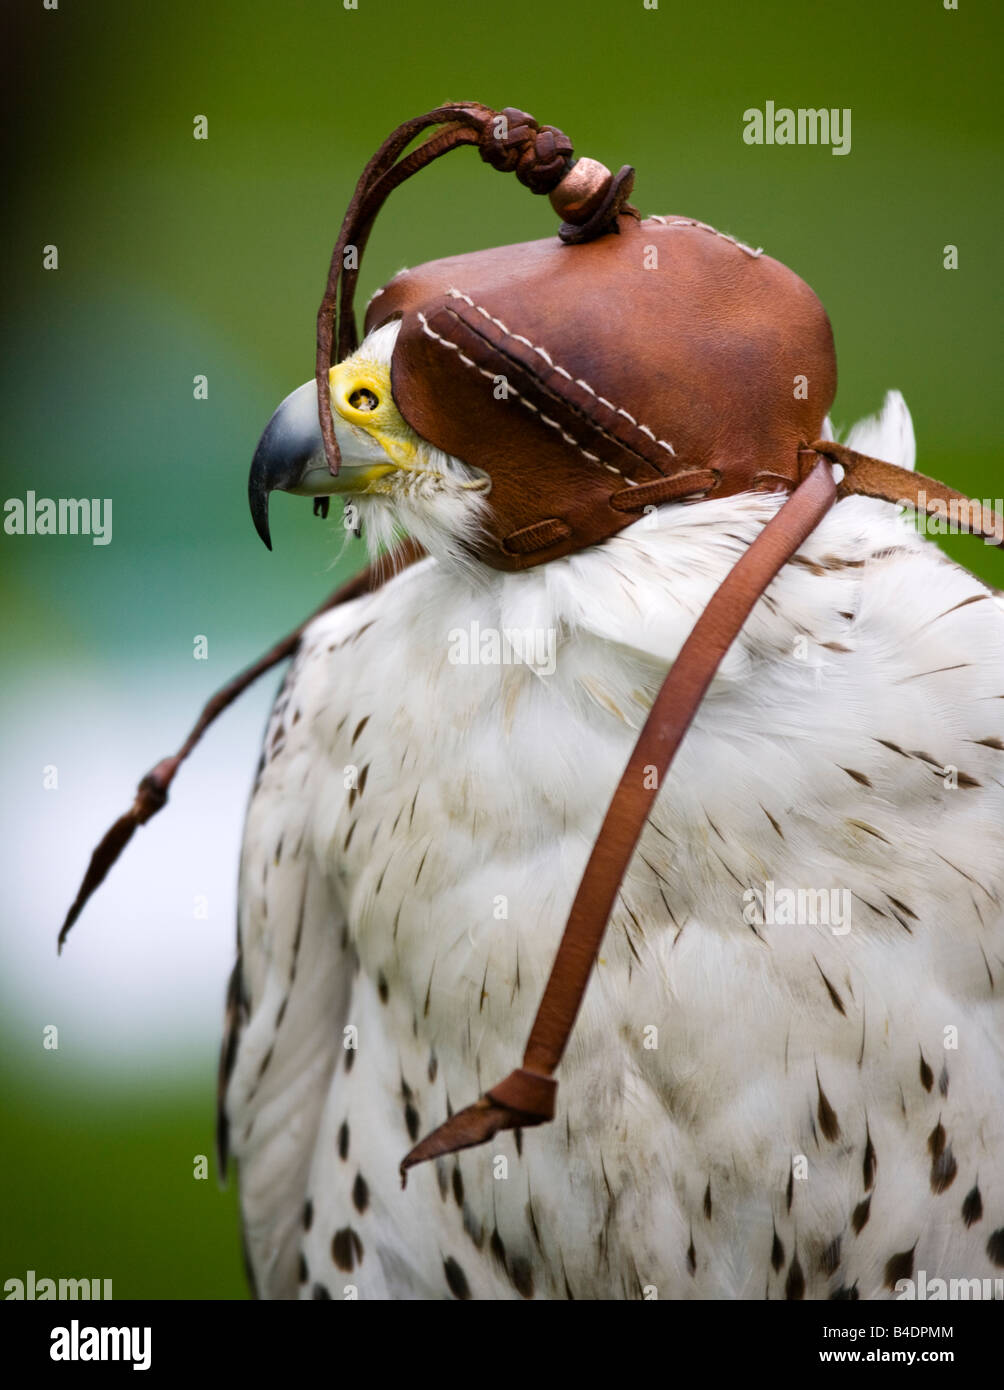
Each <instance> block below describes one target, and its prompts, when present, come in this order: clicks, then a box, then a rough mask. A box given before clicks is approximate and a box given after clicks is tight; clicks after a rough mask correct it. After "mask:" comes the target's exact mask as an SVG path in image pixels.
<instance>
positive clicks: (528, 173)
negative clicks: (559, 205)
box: [478, 106, 572, 193]
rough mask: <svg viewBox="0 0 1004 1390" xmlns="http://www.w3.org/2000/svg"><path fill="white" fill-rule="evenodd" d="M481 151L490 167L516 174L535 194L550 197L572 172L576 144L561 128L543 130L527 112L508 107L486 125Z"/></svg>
mask: <svg viewBox="0 0 1004 1390" xmlns="http://www.w3.org/2000/svg"><path fill="white" fill-rule="evenodd" d="M500 127H501V130H500ZM478 151H479V153H480V155H481V158H482V159H483V160H484V161H485V163H486V164H490V165H491V166H492V168H493V169H497V170H498V171H499V173H502V174H515V175H516V177H517V178H518V179H519V181H520V183H521V184H523V186H524V187H525V188H529V190H530V192H531V193H550V192H551V190H552V189H553V188H555V187H557V185H558V184H559V183H560V182H561V180H562V179H563V178H564V177H565V174H566V173H567V172H568V167H569V164H570V162H571V158H572V142H571V140H569V138H568V136H567V135H565V133H564V132H563V131H561V130H558V129H557V127H555V126H551V125H541V126H539V125H538V124H537V122H536V121H535V120H534V119H533V117H532V116H531V115H529V114H528V113H527V112H526V111H519V110H517V109H516V107H515V106H507V107H505V109H504V110H502V111H500V112H499V113H498V115H497V116H493V117H492V118H491V119H490V120H488V121H486V122H485V124H484V126H483V127H482V130H481V135H480V138H479V140H478Z"/></svg>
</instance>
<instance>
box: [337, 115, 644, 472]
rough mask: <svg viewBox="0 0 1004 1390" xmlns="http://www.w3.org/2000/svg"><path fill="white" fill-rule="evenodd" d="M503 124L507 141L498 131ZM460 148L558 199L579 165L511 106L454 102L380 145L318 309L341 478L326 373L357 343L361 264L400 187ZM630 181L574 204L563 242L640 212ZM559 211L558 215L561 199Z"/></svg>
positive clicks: (613, 181)
mask: <svg viewBox="0 0 1004 1390" xmlns="http://www.w3.org/2000/svg"><path fill="white" fill-rule="evenodd" d="M500 123H501V125H502V129H504V131H505V133H504V135H499V134H497V133H496V132H497V128H498V127H499V124H500ZM435 127H439V129H438V130H437V129H435ZM430 128H433V134H432V135H430V136H429V137H428V138H427V139H426V140H425V141H424V142H423V143H422V144H421V145H419V146H418V147H417V149H414V150H412V151H411V152H410V153H409V154H407V155H404V154H403V152H404V150H405V149H406V148H407V147H408V145H410V144H411V142H412V141H413V140H414V139H415V138H416V136H418V135H420V134H421V133H422V132H423V131H425V130H429V129H430ZM461 145H477V146H478V149H479V152H480V154H481V158H482V159H483V160H484V161H485V163H486V164H490V165H491V166H492V168H494V169H497V170H499V171H500V172H502V173H514V174H515V175H516V177H517V178H518V179H519V181H520V182H521V183H522V184H524V186H525V187H527V188H529V189H530V191H531V192H532V193H538V194H539V193H549V194H555V191H556V190H557V189H558V186H559V184H561V182H562V180H563V179H564V178H565V176H566V174H568V173H569V171H570V170H571V168H572V167H573V165H574V162H575V161H574V151H573V148H572V143H571V141H570V140H569V139H568V136H567V135H565V134H564V133H563V132H562V131H560V130H558V129H557V128H556V127H555V126H548V125H544V126H540V125H538V124H537V122H536V121H535V120H534V119H533V117H532V116H530V115H528V114H527V112H525V111H519V110H517V109H516V108H514V107H511V106H507V107H506V108H505V109H504V110H502V111H493V110H492V109H491V108H490V107H488V106H482V105H481V104H480V102H458V103H452V104H449V105H446V106H439V107H437V108H436V109H435V110H434V111H429V112H426V114H425V115H424V116H416V117H415V118H414V119H413V120H410V121H405V122H404V124H403V125H400V126H398V128H397V129H396V130H395V131H394V132H393V133H392V134H391V135H390V136H388V138H387V139H386V140H385V141H384V143H383V144H382V145H381V146H380V148H379V149H378V150H377V152H376V154H375V155H374V156H373V158H372V159H371V160H370V162H369V163H368V164H367V166H366V168H365V169H364V170H363V173H362V176H361V177H360V179H359V182H358V183H357V184H356V188H355V192H354V193H353V195H352V198H351V199H350V201H349V206H348V209H347V210H346V213H345V217H344V219H343V220H342V226H341V230H340V231H339V233H338V239H337V241H336V242H335V248H334V250H333V252H332V254H331V263H330V266H329V268H328V279H327V284H326V286H325V290H324V297H323V298H322V300H321V305H320V308H319V309H318V311H317V357H316V362H315V372H314V375H315V379H316V381H317V404H318V418H319V420H320V424H321V436H322V438H323V440H324V453H325V457H326V458H327V461H328V468H329V469H330V471H331V472H332V474H337V473H338V470H339V467H340V466H341V454H340V451H339V448H338V441H337V439H336V438H335V430H334V423H333V421H332V417H331V398H330V394H329V391H328V373H329V372H330V370H331V367H332V364H333V362H334V355H335V352H336V351H337V357H338V360H339V361H342V360H344V358H345V357H347V356H349V354H351V353H352V352H354V351H355V349H356V347H357V346H358V344H359V337H358V333H357V331H356V324H355V315H354V313H353V301H354V298H355V289H356V283H357V281H358V278H359V266H360V263H361V261H362V256H363V251H364V250H365V247H366V243H367V241H368V240H369V234H370V231H371V230H372V227H373V223H374V221H375V220H376V216H377V213H378V212H379V211H380V209H381V208H382V207H383V205H384V203H385V202H386V201H387V199H388V197H389V196H390V194H391V193H392V192H393V191H394V189H395V188H398V187H399V186H400V185H401V184H402V183H404V182H405V180H406V179H409V178H411V177H412V175H413V174H417V173H418V172H419V170H420V169H424V168H425V167H426V166H427V165H429V164H431V163H432V161H433V160H435V159H439V158H441V157H442V156H443V155H444V154H448V153H449V151H450V150H454V149H457V148H458V147H459V146H461ZM402 155H403V158H400V160H399V156H402ZM633 183H634V170H633V169H632V168H631V167H630V166H629V165H625V166H624V167H623V168H622V169H621V170H619V172H618V173H617V174H616V175H610V174H609V171H607V178H606V180H605V183H604V184H603V186H602V188H601V189H599V190H598V194H601V195H602V196H597V197H594V198H592V199H591V200H589V201H588V203H587V205H586V206H585V207H581V208H580V207H578V206H577V205H576V206H575V207H574V208H573V207H572V206H569V207H568V208H567V209H566V214H567V220H566V221H564V222H563V223H562V225H561V229H560V231H559V236H560V237H561V238H562V240H563V241H567V242H579V241H587V240H592V239H593V238H594V237H597V236H601V235H603V234H604V233H605V232H608V231H610V230H612V229H613V228H615V227H616V223H617V217H618V215H619V214H620V213H621V212H626V211H627V212H632V213H633V212H634V211H635V210H634V209H633V208H631V207H630V205H629V204H628V203H627V198H628V195H629V194H630V192H631V188H632V186H633ZM558 206H559V210H560V200H559V201H558ZM350 246H353V247H355V250H356V255H355V264H354V265H353V266H352V267H351V268H347V267H346V266H345V252H346V250H347V248H348V247H350Z"/></svg>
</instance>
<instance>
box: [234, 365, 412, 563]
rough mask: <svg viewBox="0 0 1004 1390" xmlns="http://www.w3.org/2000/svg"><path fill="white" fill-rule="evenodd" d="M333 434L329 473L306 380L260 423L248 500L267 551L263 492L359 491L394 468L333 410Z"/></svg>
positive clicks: (305, 494) (313, 385)
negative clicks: (334, 463) (335, 455)
mask: <svg viewBox="0 0 1004 1390" xmlns="http://www.w3.org/2000/svg"><path fill="white" fill-rule="evenodd" d="M333 417H334V425H335V438H336V439H337V440H338V447H339V449H340V451H341V455H342V464H341V468H340V469H339V471H338V476H337V477H333V476H332V475H331V473H330V471H329V469H328V462H327V459H326V458H325V456H324V442H323V440H322V439H321V426H320V422H319V420H318V418H317V386H316V383H315V382H314V381H313V380H311V381H307V382H304V384H303V385H302V386H299V387H297V389H296V390H295V391H293V392H291V394H290V395H288V396H287V397H286V399H285V400H284V401H283V402H282V404H281V405H280V406H279V408H278V410H276V412H275V414H274V415H273V416H272V418H271V420H269V422H268V424H267V425H266V426H265V433H264V434H263V435H262V437H261V439H260V440H259V441H258V447H257V449H255V452H254V458H253V459H252V460H251V473H250V476H249V477H248V501H249V502H250V504H251V518H252V520H253V521H254V525H255V530H256V531H257V532H258V534H259V536H261V538H262V540H263V541H264V542H265V544H266V546H267V547H268V549H269V550H271V549H272V540H271V537H270V536H269V530H268V498H269V493H271V492H275V491H276V490H278V491H280V492H293V493H295V494H296V495H297V496H298V497H322V496H329V495H330V494H332V493H344V492H362V491H363V490H364V489H365V488H366V486H367V484H368V483H370V482H372V481H373V480H374V479H375V478H379V477H382V476H383V475H384V474H385V473H392V472H393V471H394V464H393V463H391V461H390V459H389V458H388V456H387V454H386V453H385V452H384V450H383V449H382V448H381V447H380V445H379V444H378V443H377V442H376V440H375V439H371V438H370V436H369V435H368V434H367V433H366V431H365V430H361V429H358V428H357V427H356V426H355V425H350V424H349V423H348V422H347V421H345V420H342V419H341V418H340V416H339V415H338V414H337V412H333Z"/></svg>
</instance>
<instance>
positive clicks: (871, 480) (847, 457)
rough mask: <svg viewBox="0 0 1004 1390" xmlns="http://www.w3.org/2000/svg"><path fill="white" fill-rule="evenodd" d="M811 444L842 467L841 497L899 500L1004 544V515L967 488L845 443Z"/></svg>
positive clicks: (975, 533)
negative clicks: (959, 488)
mask: <svg viewBox="0 0 1004 1390" xmlns="http://www.w3.org/2000/svg"><path fill="white" fill-rule="evenodd" d="M812 447H813V449H814V450H815V451H816V453H818V454H822V455H823V456H824V457H825V458H828V459H830V460H831V461H832V462H833V463H838V464H840V465H841V466H842V467H843V469H844V476H843V478H842V479H841V481H840V482H839V483H838V484H837V496H838V497H840V498H844V497H876V498H879V499H880V500H882V501H883V502H896V503H898V504H899V505H900V506H905V507H912V508H913V509H914V511H916V512H924V513H925V514H926V515H927V516H938V517H943V518H946V519H950V520H951V521H952V522H953V524H955V525H957V526H958V527H959V529H960V530H962V531H968V532H970V533H971V534H972V535H974V536H983V537H984V539H986V540H987V541H990V542H992V543H993V544H995V545H998V546H1002V547H1004V517H999V516H997V515H996V514H995V513H994V512H992V511H991V510H990V508H989V507H985V506H983V505H982V504H981V503H980V502H977V501H975V500H972V499H970V498H968V497H967V496H966V495H965V493H964V492H956V490H955V488H953V487H948V485H947V484H946V483H939V482H938V481H937V479H936V478H925V477H924V475H923V473H913V472H911V471H909V470H908V469H906V468H898V467H897V466H896V464H894V463H886V462H885V461H884V460H882V459H874V458H869V457H868V455H867V454H859V453H857V452H856V451H855V450H854V449H848V448H847V446H846V445H845V444H834V443H833V442H832V441H831V440H828V439H819V440H817V441H816V443H815V444H813V446H812Z"/></svg>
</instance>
